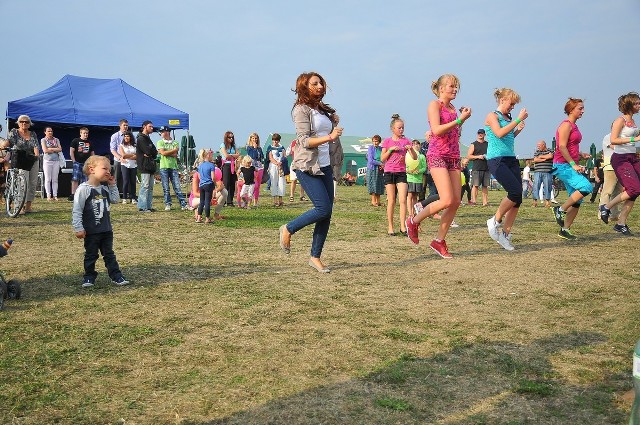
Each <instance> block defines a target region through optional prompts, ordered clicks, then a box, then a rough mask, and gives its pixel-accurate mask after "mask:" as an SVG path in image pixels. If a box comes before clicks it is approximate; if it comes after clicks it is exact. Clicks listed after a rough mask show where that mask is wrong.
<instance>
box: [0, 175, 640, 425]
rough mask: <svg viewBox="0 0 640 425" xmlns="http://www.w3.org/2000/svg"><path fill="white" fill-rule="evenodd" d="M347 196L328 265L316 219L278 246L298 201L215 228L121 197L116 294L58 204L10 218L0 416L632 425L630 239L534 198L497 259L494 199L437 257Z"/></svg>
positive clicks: (589, 213)
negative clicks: (19, 284) (568, 222)
mask: <svg viewBox="0 0 640 425" xmlns="http://www.w3.org/2000/svg"><path fill="white" fill-rule="evenodd" d="M340 195H341V200H340V201H339V202H338V203H337V204H336V206H335V212H334V220H333V223H332V227H331V231H330V235H329V239H328V240H327V244H326V251H325V255H324V259H326V261H327V262H328V263H329V264H330V265H331V267H332V273H330V274H329V275H321V274H319V273H316V272H315V271H313V270H312V269H311V268H310V267H309V266H308V265H307V264H306V260H307V258H308V255H309V254H308V253H309V249H310V239H311V237H310V235H311V229H304V230H303V231H301V232H300V233H299V234H296V235H294V238H293V240H292V248H293V249H292V254H291V255H290V256H285V255H284V254H282V253H281V252H280V251H279V249H278V246H277V228H278V227H279V226H280V225H281V224H282V223H283V222H286V221H287V220H289V219H291V218H293V217H295V216H296V215H297V214H298V213H299V212H301V211H303V210H304V209H305V208H308V206H309V203H308V202H307V203H301V202H295V203H293V204H292V205H287V206H286V207H285V208H283V209H274V208H272V207H270V206H268V202H267V203H265V204H264V205H265V206H263V207H260V208H257V209H253V210H250V211H245V210H239V209H235V210H227V211H225V212H224V214H225V215H227V216H228V219H227V220H225V221H222V222H216V223H215V224H214V225H211V226H204V225H199V224H195V223H193V219H192V216H191V213H187V212H182V211H171V212H168V213H165V212H157V213H155V214H140V213H138V212H137V211H136V210H135V209H134V206H127V205H117V206H114V207H113V209H112V216H113V219H114V227H115V250H116V254H117V256H118V260H119V261H120V263H121V266H122V268H123V271H124V272H125V274H126V276H127V277H128V278H129V279H130V280H131V281H132V285H130V286H128V287H123V288H119V287H115V286H112V285H111V284H110V282H109V281H108V278H107V277H106V276H105V274H104V269H103V266H102V265H100V266H99V271H100V273H101V275H100V277H99V279H98V284H97V285H96V286H95V287H94V288H92V289H89V290H83V289H82V288H80V283H81V276H82V254H83V248H82V243H81V242H79V241H77V240H75V237H74V236H73V234H72V233H71V229H70V225H69V209H70V204H67V203H56V204H50V203H44V202H37V203H36V205H35V207H36V208H37V209H38V210H40V212H38V213H36V214H33V215H30V216H26V217H19V218H17V219H15V220H9V219H3V220H4V222H5V223H6V226H5V232H4V233H5V234H6V236H11V237H13V238H14V239H15V240H16V242H15V244H14V247H13V248H12V251H11V254H10V255H9V256H8V257H6V258H3V259H2V260H1V261H2V267H3V269H4V271H5V273H6V274H7V275H8V277H11V278H19V279H22V280H23V281H24V287H23V299H22V300H20V301H12V302H8V303H7V308H6V310H5V311H3V312H2V313H0V321H2V323H1V325H2V329H3V332H2V333H0V350H1V351H2V353H3V356H2V358H0V373H1V374H2V375H1V376H2V379H1V380H0V422H3V423H17V424H35V423H52V422H55V423H70V424H71V423H73V424H82V423H87V424H89V423H91V424H93V423H105V424H106V423H123V421H124V423H127V424H147V423H149V424H151V423H153V424H158V423H166V424H265V423H274V424H276V423H287V424H293V423H297V424H315V423H318V424H320V423H322V424H334V423H335V424H345V423H353V424H361V423H376V424H397V423H403V424H414V423H415V424H424V423H433V424H468V423H474V424H526V423H548V424H566V423H581V424H602V423H622V422H624V421H625V418H626V416H627V414H628V410H629V405H628V403H625V402H622V401H621V398H620V395H621V394H622V393H623V392H624V391H625V390H627V389H629V388H630V386H631V379H630V358H631V352H632V348H633V344H634V343H635V340H636V338H637V336H638V334H639V331H640V330H639V329H638V325H637V324H636V323H637V321H636V320H635V316H636V315H637V302H636V300H635V299H636V297H635V291H634V289H635V285H636V284H637V281H638V277H639V276H640V267H638V266H636V265H633V264H631V265H629V262H628V261H622V260H621V258H629V254H630V253H633V252H635V250H636V249H637V238H635V237H634V238H624V237H621V236H619V235H618V234H616V233H614V232H613V231H612V230H611V229H610V227H607V226H604V225H603V224H601V223H599V222H598V221H597V219H596V208H595V206H593V205H590V204H587V205H584V206H583V208H582V211H581V212H580V216H579V217H578V219H577V222H576V224H575V226H574V229H573V230H574V231H575V233H576V234H577V235H578V236H579V237H580V239H579V240H578V241H576V242H568V241H565V240H563V239H560V238H558V237H557V235H556V233H557V226H556V225H555V223H554V221H553V219H552V216H551V212H550V211H548V210H545V209H543V208H535V209H534V208H531V207H529V206H528V204H525V205H523V207H522V208H521V210H522V211H521V214H520V217H519V218H518V221H517V222H516V229H515V232H514V245H515V246H516V251H514V252H513V253H507V252H505V251H504V250H502V249H501V248H500V247H499V246H498V245H497V244H496V243H495V242H493V241H492V240H490V239H489V237H488V236H487V234H486V227H485V221H486V219H487V218H488V217H489V216H490V215H491V214H492V213H493V209H492V208H484V207H464V208H462V209H461V210H460V212H459V214H458V217H457V218H456V221H457V222H458V223H459V224H460V225H461V227H460V228H459V229H453V230H452V231H451V233H450V235H449V237H448V238H447V243H448V245H449V246H450V249H451V251H452V253H453V254H454V256H455V257H456V258H455V259H454V260H452V261H444V260H441V259H440V258H439V257H437V256H436V255H435V254H434V253H432V252H431V251H430V250H428V248H426V244H427V243H428V241H429V239H430V237H432V235H433V233H434V232H435V227H436V225H437V224H436V223H435V222H434V221H426V222H424V223H423V226H422V227H423V229H422V230H423V232H422V234H421V239H422V240H421V243H420V246H418V247H416V246H414V245H413V244H411V243H410V242H409V241H408V240H407V239H406V238H402V237H396V238H390V237H388V236H387V235H386V223H385V218H384V210H383V209H376V208H373V207H371V206H369V203H368V195H367V194H366V192H365V190H364V189H363V188H361V187H355V188H341V194H340ZM501 196H503V192H491V199H490V200H491V201H492V202H494V203H496V202H497V201H498V200H499V198H500V197H501ZM263 201H268V199H264V200H263ZM44 211H46V212H44ZM639 223H640V221H638V219H637V218H636V214H635V213H633V220H632V221H631V222H630V223H629V225H630V227H631V228H632V229H635V228H638V229H640V226H639V225H638V224H639ZM605 277H606V278H605Z"/></svg>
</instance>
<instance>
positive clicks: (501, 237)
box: [498, 232, 515, 251]
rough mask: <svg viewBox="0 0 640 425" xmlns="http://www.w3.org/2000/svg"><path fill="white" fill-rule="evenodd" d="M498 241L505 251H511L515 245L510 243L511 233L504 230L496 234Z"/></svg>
mask: <svg viewBox="0 0 640 425" xmlns="http://www.w3.org/2000/svg"><path fill="white" fill-rule="evenodd" d="M498 243H499V244H500V246H501V247H503V248H504V249H506V250H507V251H513V250H514V249H515V247H514V246H513V245H512V244H511V233H509V234H508V235H506V234H505V233H504V232H500V233H499V234H498Z"/></svg>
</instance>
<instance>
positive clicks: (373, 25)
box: [0, 0, 640, 156]
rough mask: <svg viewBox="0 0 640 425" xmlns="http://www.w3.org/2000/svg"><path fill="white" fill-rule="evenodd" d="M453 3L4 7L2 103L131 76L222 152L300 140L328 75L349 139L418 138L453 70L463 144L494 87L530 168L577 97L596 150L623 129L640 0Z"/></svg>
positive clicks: (632, 86) (188, 0)
mask: <svg viewBox="0 0 640 425" xmlns="http://www.w3.org/2000/svg"><path fill="white" fill-rule="evenodd" d="M447 4H448V3H447V2H442V1H431V0H415V1H414V0H407V1H402V0H401V1H396V2H388V1H379V0H373V1H366V2H363V1H352V0H343V1H333V0H326V1H322V2H286V1H280V0H275V1H269V2H264V1H248V0H236V1H233V2H218V1H212V2H205V1H195V0H182V1H180V2H177V1H166V0H154V1H149V0H134V1H122V0H110V1H108V2H107V1H87V0H84V1H80V0H59V1H55V2H53V1H45V0H37V1H31V2H16V1H10V0H0V13H1V15H2V16H3V32H4V34H5V40H6V41H8V43H5V47H6V49H5V51H6V52H7V54H8V55H9V56H8V57H7V58H6V60H5V61H4V66H3V71H2V73H1V75H2V76H3V78H2V89H1V90H0V104H2V105H3V108H4V110H5V111H6V105H7V102H8V101H10V100H15V99H20V98H23V97H26V96H29V95H31V94H34V93H36V92H39V91H41V90H43V89H45V88H47V87H49V86H51V85H52V84H53V83H55V82H56V81H58V80H59V79H60V78H61V77H62V76H63V75H65V74H73V75H80V76H85V77H94V78H122V79H123V80H125V81H127V82H128V83H129V84H131V85H133V86H134V87H136V88H138V89H140V90H142V91H144V92H146V93H148V94H150V95H151V96H153V97H155V98H157V99H159V100H161V101H163V102H165V103H167V104H169V105H171V106H174V107H176V108H178V109H181V110H183V111H186V112H188V113H189V114H190V120H191V133H192V134H193V136H194V137H195V140H196V143H197V145H198V146H199V147H214V148H217V147H218V146H219V145H220V143H221V141H222V136H223V134H224V132H225V131H226V130H231V131H233V132H234V133H235V134H236V143H238V145H239V146H244V145H245V143H246V140H247V138H248V135H249V134H250V133H251V132H254V131H256V132H258V133H259V134H260V135H261V136H262V137H263V142H264V136H265V135H266V134H268V133H269V132H283V133H292V132H293V124H292V122H291V118H290V110H291V106H292V103H293V100H294V95H293V93H292V92H291V88H292V87H293V85H294V83H295V79H296V77H297V76H298V75H299V74H300V73H301V72H304V71H311V70H314V71H317V72H319V73H321V74H322V75H323V76H324V77H325V78H326V80H327V82H328V83H329V86H330V91H329V93H328V94H327V96H326V100H327V101H328V102H329V103H330V104H331V105H333V106H334V107H335V108H336V109H337V110H338V113H339V114H340V116H341V119H342V123H341V124H342V126H343V127H344V128H345V134H346V135H350V136H371V135H373V134H375V133H378V134H381V135H382V136H383V137H386V136H388V135H389V134H390V132H389V121H390V117H391V115H392V114H394V113H399V114H400V115H401V116H402V117H403V118H404V120H405V132H406V135H407V136H408V137H411V138H418V137H422V136H423V134H424V132H425V131H426V130H427V129H428V123H427V120H426V107H427V104H428V102H429V101H430V100H431V99H433V98H434V96H433V94H432V93H431V92H430V89H429V85H430V83H431V81H432V80H434V79H436V78H437V77H438V76H439V75H441V74H443V73H454V74H456V75H457V76H458V77H459V78H460V80H461V91H460V93H459V94H458V99H457V100H456V101H455V102H454V104H455V105H456V106H458V107H459V106H462V105H465V106H469V107H471V108H472V110H473V115H472V117H471V118H470V119H469V121H468V122H467V123H466V124H465V126H464V129H463V142H464V143H466V144H468V143H470V142H471V141H473V140H474V138H475V133H476V130H477V129H478V128H480V127H481V126H482V125H483V122H484V118H485V116H486V115H487V113H489V112H491V111H492V110H493V109H494V108H495V101H494V99H493V95H492V93H493V91H494V89H495V88H497V87H510V88H513V89H514V90H516V91H517V92H518V93H519V94H520V95H521V96H522V103H521V104H520V105H518V106H516V111H519V109H520V107H522V106H524V107H526V108H527V110H528V111H529V119H528V120H527V128H526V129H525V131H524V132H523V133H522V134H521V135H520V136H519V137H518V140H517V142H516V153H517V154H518V155H520V156H530V155H531V153H532V152H533V150H534V146H535V142H536V141H537V140H540V139H545V140H547V141H548V142H549V143H550V141H551V138H552V137H553V135H554V134H555V130H556V128H557V126H558V124H559V123H560V121H562V120H563V119H564V117H565V115H564V113H563V106H564V103H565V102H566V100H567V98H568V97H569V96H573V97H580V98H584V99H585V115H584V117H583V118H582V119H581V120H580V121H579V122H578V125H579V126H580V129H581V130H582V133H583V136H584V139H583V150H584V151H588V146H589V145H590V144H591V143H592V142H597V144H598V145H599V143H600V141H601V140H602V136H603V135H604V134H606V133H607V132H608V129H609V127H610V124H611V122H612V120H613V119H614V118H615V117H616V116H617V114H618V111H617V98H618V96H619V95H621V94H623V93H626V92H628V91H640V87H639V85H640V79H639V78H638V76H637V75H638V69H639V66H638V65H640V58H639V56H638V50H637V42H636V41H635V40H634V39H633V36H632V34H634V30H633V29H632V28H634V25H635V23H637V22H639V20H640V1H638V0H609V1H606V2H600V1H592V2H586V1H578V0H561V1H550V0H540V1H536V2H508V3H497V2H477V1H464V0H463V1H459V2H454V3H450V6H448V7H443V6H444V5H447ZM630 36H631V40H629V38H630ZM114 125H115V123H114ZM5 127H6V126H5ZM5 133H6V130H5V132H3V134H5Z"/></svg>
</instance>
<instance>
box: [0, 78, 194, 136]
mask: <svg viewBox="0 0 640 425" xmlns="http://www.w3.org/2000/svg"><path fill="white" fill-rule="evenodd" d="M23 114H24V115H29V117H30V118H31V120H32V121H35V122H46V123H64V124H70V125H95V126H108V127H114V126H118V122H119V121H120V120H121V119H123V118H124V119H126V120H128V121H129V125H130V126H133V127H140V126H141V125H142V122H143V121H145V120H150V121H152V122H153V124H154V126H161V125H166V126H169V127H171V128H184V129H188V128H189V114H187V113H185V112H183V111H180V110H179V109H176V108H173V107H171V106H169V105H166V104H164V103H162V102H160V101H159V100H156V99H154V98H153V97H151V96H149V95H147V94H145V93H143V92H141V91H140V90H138V89H136V88H135V87H133V86H130V85H129V84H127V83H126V82H125V81H123V80H121V79H120V78H115V79H99V78H87V77H77V76H75V75H65V76H64V77H62V78H61V79H60V81H58V82H57V83H55V84H54V85H53V86H51V87H49V88H47V89H45V90H43V91H41V92H39V93H36V94H34V95H32V96H28V97H25V98H23V99H19V100H14V101H11V102H9V104H8V106H7V118H10V119H13V120H16V119H17V118H18V116H19V115H23Z"/></svg>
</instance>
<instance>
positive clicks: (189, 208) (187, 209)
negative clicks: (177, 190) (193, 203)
mask: <svg viewBox="0 0 640 425" xmlns="http://www.w3.org/2000/svg"><path fill="white" fill-rule="evenodd" d="M180 208H181V209H182V211H193V208H191V207H190V206H189V205H183V206H182V207H180Z"/></svg>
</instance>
